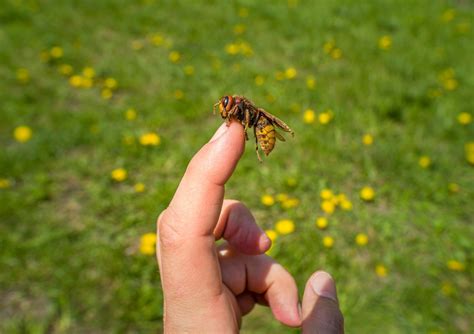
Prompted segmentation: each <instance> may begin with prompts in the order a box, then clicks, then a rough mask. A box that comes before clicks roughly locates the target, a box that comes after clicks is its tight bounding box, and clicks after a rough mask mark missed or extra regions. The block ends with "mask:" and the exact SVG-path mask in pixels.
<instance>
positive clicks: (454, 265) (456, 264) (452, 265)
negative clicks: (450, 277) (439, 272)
mask: <svg viewBox="0 0 474 334" xmlns="http://www.w3.org/2000/svg"><path fill="white" fill-rule="evenodd" d="M446 266H447V267H448V269H449V270H452V271H464V270H465V269H466V265H465V264H464V263H462V262H460V261H457V260H449V261H448V262H446Z"/></svg>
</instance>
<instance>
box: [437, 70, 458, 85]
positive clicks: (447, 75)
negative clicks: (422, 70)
mask: <svg viewBox="0 0 474 334" xmlns="http://www.w3.org/2000/svg"><path fill="white" fill-rule="evenodd" d="M454 74H455V73H454V69H453V68H452V67H448V68H446V69H444V70H442V71H441V72H440V73H439V74H438V80H439V81H440V82H443V81H446V80H448V79H453V78H454Z"/></svg>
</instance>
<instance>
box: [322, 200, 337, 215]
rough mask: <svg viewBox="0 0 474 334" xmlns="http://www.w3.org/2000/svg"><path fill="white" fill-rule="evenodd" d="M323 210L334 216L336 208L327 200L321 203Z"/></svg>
mask: <svg viewBox="0 0 474 334" xmlns="http://www.w3.org/2000/svg"><path fill="white" fill-rule="evenodd" d="M321 209H322V210H323V211H324V212H326V213H327V214H332V213H333V212H334V210H335V209H336V206H335V205H334V203H333V202H332V201H327V200H325V201H323V202H322V203H321Z"/></svg>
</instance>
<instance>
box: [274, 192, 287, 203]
mask: <svg viewBox="0 0 474 334" xmlns="http://www.w3.org/2000/svg"><path fill="white" fill-rule="evenodd" d="M288 198H289V196H288V194H285V193H279V194H277V195H276V199H277V201H278V202H284V201H286V200H288Z"/></svg>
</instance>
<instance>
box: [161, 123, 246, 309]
mask: <svg viewBox="0 0 474 334" xmlns="http://www.w3.org/2000/svg"><path fill="white" fill-rule="evenodd" d="M244 142H245V139H244V131H243V128H242V126H241V125H240V124H239V123H237V122H232V123H231V124H230V126H228V127H227V126H226V125H225V124H223V125H222V126H221V127H220V128H219V129H218V130H217V132H216V134H215V135H214V136H213V138H212V139H211V140H210V141H209V142H208V143H207V144H206V145H204V146H203V147H202V148H201V150H200V151H199V152H198V153H197V154H196V155H195V156H194V157H193V159H192V160H191V162H190V163H189V165H188V167H187V169H186V172H185V174H184V176H183V178H182V180H181V182H180V184H179V186H178V189H177V190H176V193H175V195H174V197H173V199H172V201H171V203H170V205H169V206H168V208H167V209H166V210H165V212H164V213H163V214H162V215H161V216H160V219H159V222H158V229H159V233H158V235H159V239H160V240H159V243H158V248H159V262H160V270H161V276H162V284H163V291H164V294H165V300H169V299H174V298H179V296H182V295H183V294H186V295H187V296H194V297H195V298H198V299H200V300H201V301H203V302H204V303H205V301H206V300H212V298H210V297H212V296H216V295H219V294H221V293H222V281H221V277H220V270H219V265H218V260H217V255H216V250H215V245H214V243H215V238H214V235H213V231H214V228H215V226H216V223H217V221H218V218H219V214H220V211H221V207H222V203H223V199H224V185H225V183H226V182H227V180H228V179H229V178H230V176H231V174H232V172H233V171H234V169H235V167H236V165H237V162H238V160H239V159H240V157H241V155H242V153H243V150H244ZM182 301H183V300H182V299H181V302H182ZM193 302H195V303H198V302H199V301H197V300H194V301H193ZM169 304H172V303H169Z"/></svg>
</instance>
